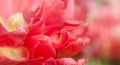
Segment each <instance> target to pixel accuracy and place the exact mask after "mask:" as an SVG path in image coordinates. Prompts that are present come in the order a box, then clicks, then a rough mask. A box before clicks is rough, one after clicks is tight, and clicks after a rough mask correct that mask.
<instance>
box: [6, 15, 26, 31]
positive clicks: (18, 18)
mask: <svg viewBox="0 0 120 65" xmlns="http://www.w3.org/2000/svg"><path fill="white" fill-rule="evenodd" d="M25 27H26V24H25V21H24V18H23V15H22V13H16V14H14V15H11V16H10V18H9V20H8V30H9V31H15V30H18V29H25Z"/></svg>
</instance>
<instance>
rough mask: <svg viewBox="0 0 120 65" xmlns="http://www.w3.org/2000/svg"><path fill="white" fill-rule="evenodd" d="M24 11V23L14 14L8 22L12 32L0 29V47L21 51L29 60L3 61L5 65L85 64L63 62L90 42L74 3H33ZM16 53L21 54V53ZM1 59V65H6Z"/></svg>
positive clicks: (58, 0) (53, 0)
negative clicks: (8, 64)
mask: <svg viewBox="0 0 120 65" xmlns="http://www.w3.org/2000/svg"><path fill="white" fill-rule="evenodd" d="M33 2H34V1H33ZM37 2H38V3H37ZM36 3H37V4H36ZM34 5H35V6H36V7H34ZM29 7H30V8H29ZM70 7H72V8H73V9H71V8H70ZM26 8H28V10H26V9H25V10H26V11H24V12H23V16H24V19H23V17H22V15H21V14H16V15H14V16H12V17H11V18H10V20H9V21H8V25H9V26H8V27H10V26H13V29H12V30H11V29H10V31H9V28H8V30H5V29H4V28H3V27H2V26H1V27H0V30H1V32H0V33H1V35H0V38H1V39H0V42H1V43H2V44H1V46H3V47H4V46H7V47H8V49H9V47H12V48H14V49H16V48H17V47H24V48H25V49H27V51H25V52H26V53H28V54H29V55H27V56H28V57H29V58H28V57H24V56H23V57H24V58H26V60H24V61H23V60H21V61H17V60H13V61H11V59H10V60H7V59H6V60H5V61H6V62H8V63H13V64H16V65H23V64H29V65H48V64H51V65H53V63H55V65H66V64H67V65H70V64H71V65H73V64H74V65H83V64H84V63H85V61H86V60H85V59H83V60H80V61H78V62H75V61H74V60H73V59H70V58H62V57H72V56H74V55H76V54H77V53H79V51H80V50H82V49H83V48H84V47H86V46H87V44H88V43H89V38H87V37H86V34H85V33H86V31H87V26H86V24H85V23H84V22H82V23H81V22H80V20H77V19H76V18H75V17H76V15H75V11H76V8H75V3H74V0H69V1H61V0H39V1H37V0H35V2H34V3H33V4H32V5H30V6H28V5H26ZM22 9H23V10H24V8H22ZM23 10H20V11H23ZM70 10H71V11H70ZM85 14H86V13H85ZM21 19H22V20H21ZM24 21H25V22H24ZM82 21H84V20H82ZM13 24H14V25H13ZM17 33H18V34H17ZM12 45H13V46H12ZM18 51H22V52H23V51H24V49H21V50H18ZM5 57H6V56H5ZM59 57H61V59H59ZM6 58H9V57H6ZM51 58H53V59H51ZM3 59H4V58H3ZM3 59H2V60H1V63H3V65H5V64H6V63H4V61H3ZM68 61H71V62H68Z"/></svg>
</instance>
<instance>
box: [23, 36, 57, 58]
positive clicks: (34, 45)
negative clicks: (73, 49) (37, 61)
mask: <svg viewBox="0 0 120 65" xmlns="http://www.w3.org/2000/svg"><path fill="white" fill-rule="evenodd" d="M24 45H25V47H27V48H28V49H29V51H30V54H31V56H30V57H31V58H38V57H43V58H44V59H47V58H49V57H54V58H55V57H56V51H55V49H54V48H53V46H52V43H51V40H50V38H49V37H48V36H45V35H35V36H32V37H31V38H29V39H28V41H27V42H26V43H25V44H24Z"/></svg>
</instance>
